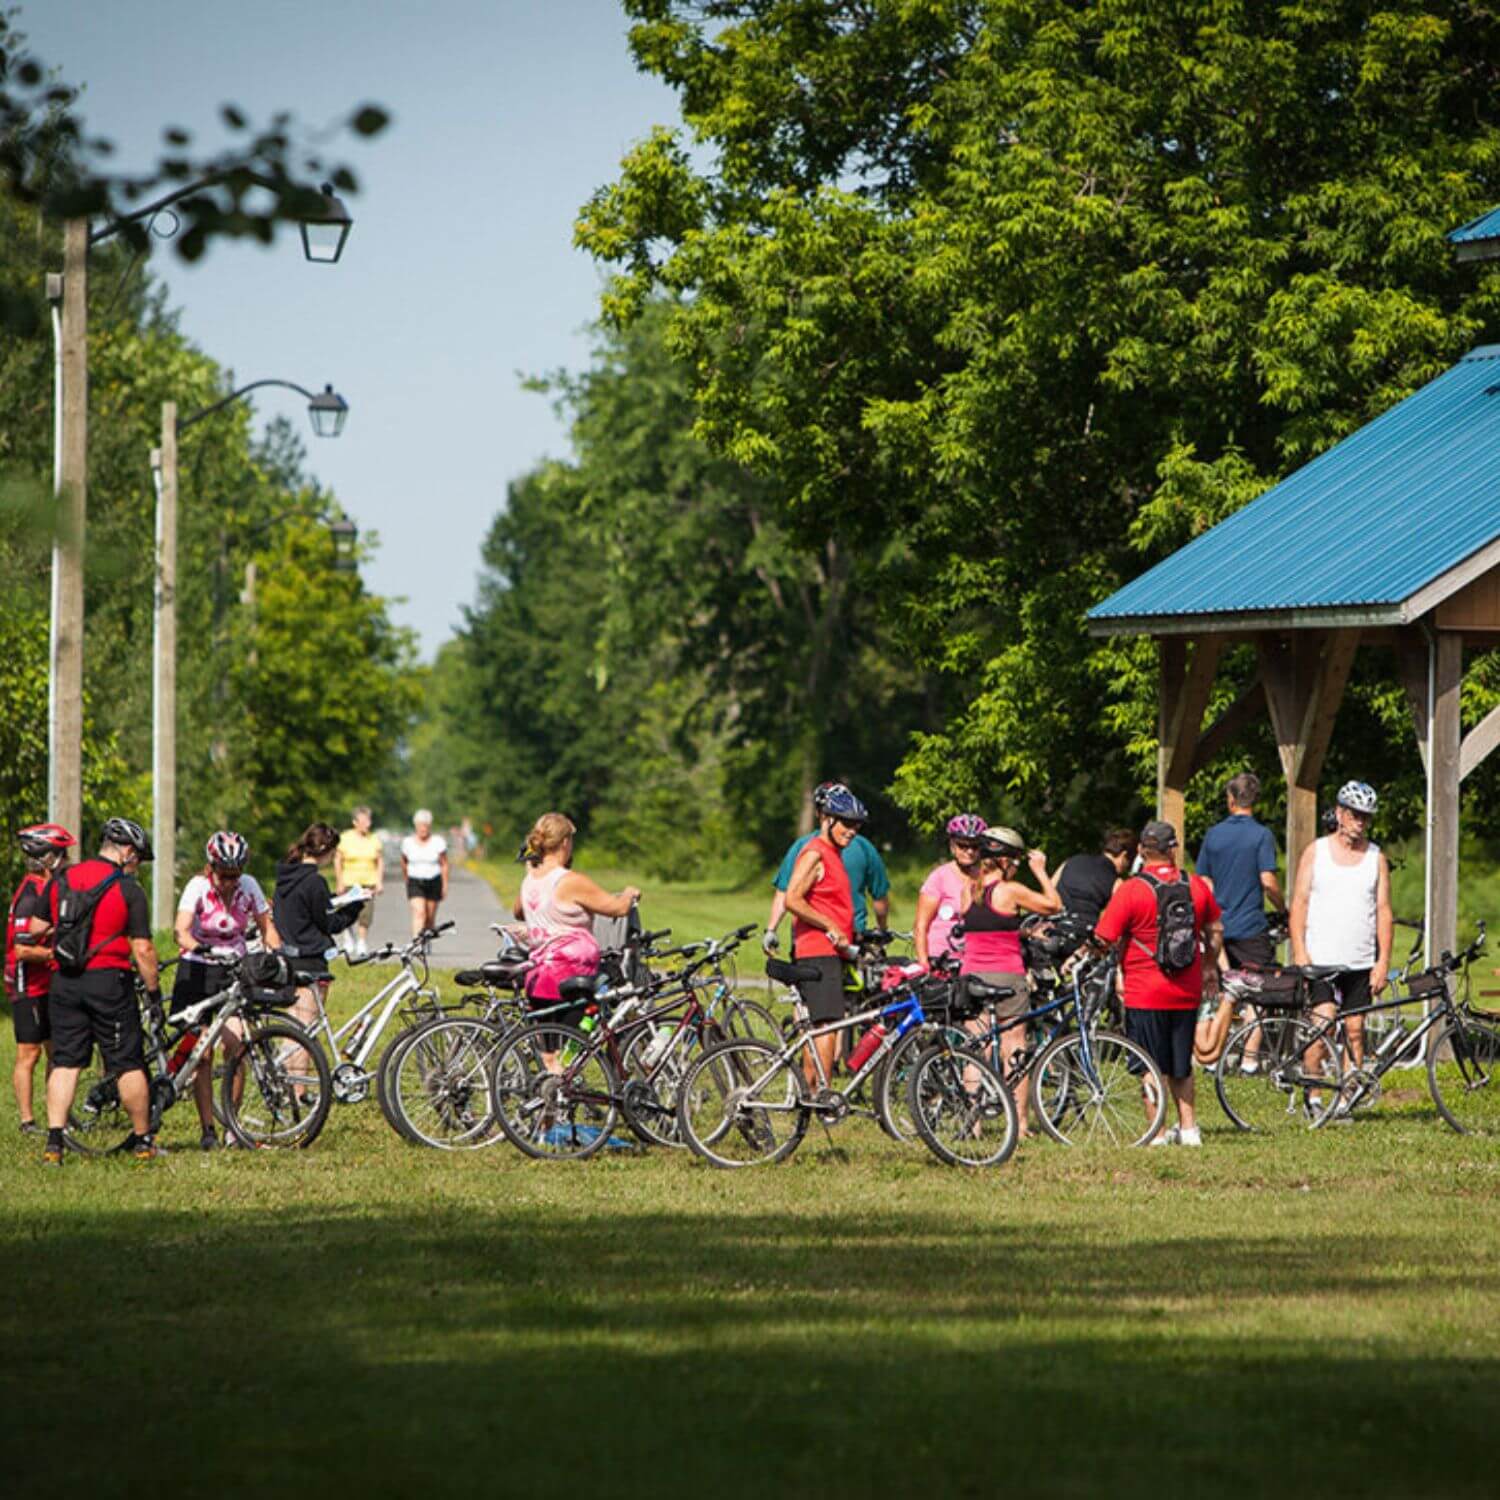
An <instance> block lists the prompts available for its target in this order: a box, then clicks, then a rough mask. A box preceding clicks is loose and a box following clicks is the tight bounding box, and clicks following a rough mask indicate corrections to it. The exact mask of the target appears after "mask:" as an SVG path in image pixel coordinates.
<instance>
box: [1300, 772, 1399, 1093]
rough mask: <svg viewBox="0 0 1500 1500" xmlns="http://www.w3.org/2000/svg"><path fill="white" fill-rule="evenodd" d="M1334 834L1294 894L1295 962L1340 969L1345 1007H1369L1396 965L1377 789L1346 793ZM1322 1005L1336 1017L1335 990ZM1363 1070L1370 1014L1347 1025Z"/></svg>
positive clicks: (1315, 850)
mask: <svg viewBox="0 0 1500 1500" xmlns="http://www.w3.org/2000/svg"><path fill="white" fill-rule="evenodd" d="M1334 813H1335V816H1336V818H1337V819H1338V822H1337V825H1336V827H1335V830H1334V832H1333V833H1330V834H1329V835H1328V836H1327V837H1326V838H1321V839H1318V840H1317V841H1316V842H1315V843H1313V844H1312V845H1310V846H1309V847H1308V848H1307V849H1306V850H1304V851H1303V854H1302V859H1301V861H1300V862H1299V864H1298V866H1297V882H1296V885H1295V887H1294V889H1293V892H1292V921H1291V929H1292V962H1293V963H1296V964H1320V965H1326V964H1336V965H1337V966H1338V968H1339V969H1340V971H1341V972H1340V973H1339V974H1338V975H1337V976H1336V977H1335V979H1334V984H1335V985H1336V986H1337V987H1338V993H1339V997H1340V1001H1341V1003H1342V1006H1343V1008H1344V1009H1346V1010H1347V1009H1350V1008H1351V1007H1354V1006H1360V1005H1368V1004H1369V1003H1370V1001H1371V999H1373V998H1375V997H1378V996H1379V994H1380V992H1381V990H1382V989H1384V988H1385V978H1386V974H1387V972H1388V971H1389V969H1390V966H1391V937H1392V933H1393V931H1394V926H1395V924H1394V922H1393V921H1392V918H1391V872H1390V867H1389V866H1388V865H1387V864H1386V861H1385V855H1383V854H1382V853H1381V852H1380V846H1379V845H1378V844H1372V843H1371V842H1370V825H1371V823H1373V822H1374V821H1375V791H1374V788H1372V787H1370V786H1367V785H1366V784H1365V783H1364V782H1363V781H1349V782H1345V784H1344V785H1343V786H1342V787H1340V788H1339V795H1338V805H1337V807H1336V808H1335V810H1334ZM1327 994H1328V999H1327V1000H1326V1001H1325V1002H1324V1003H1323V1004H1320V1005H1319V1006H1318V1007H1317V1011H1318V1014H1319V1015H1323V1016H1331V1015H1332V1014H1333V1001H1332V992H1331V990H1329V991H1327ZM1345 1031H1346V1032H1347V1034H1348V1037H1349V1051H1350V1054H1351V1055H1352V1060H1353V1062H1354V1065H1355V1066H1356V1067H1357V1066H1359V1065H1360V1064H1361V1063H1362V1062H1363V1061H1364V1056H1365V1040H1364V1031H1365V1022H1364V1017H1363V1016H1350V1017H1348V1019H1347V1021H1346V1022H1345Z"/></svg>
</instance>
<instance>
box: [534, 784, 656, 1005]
mask: <svg viewBox="0 0 1500 1500" xmlns="http://www.w3.org/2000/svg"><path fill="white" fill-rule="evenodd" d="M577 832H578V830H577V829H576V828H575V827H574V826H573V822H572V819H570V818H568V817H566V816H565V815H564V814H562V813H555V812H550V813H543V814H542V816H541V817H539V818H538V819H537V820H536V822H535V823H534V824H533V825H532V829H531V832H530V833H528V834H527V835H526V844H525V847H524V848H523V850H522V851H521V853H522V858H523V859H524V860H525V861H526V863H527V865H528V866H529V867H530V868H529V869H528V870H527V872H526V878H525V879H524V880H523V881H522V882H521V893H520V895H518V896H517V897H516V904H515V908H514V910H515V914H516V916H517V917H518V918H520V920H521V921H522V922H524V923H525V924H526V940H527V942H528V943H529V944H530V945H531V952H532V956H533V957H534V958H535V959H536V960H537V964H536V967H535V968H534V969H533V970H532V972H531V975H530V977H529V979H528V980H527V984H526V993H527V995H528V996H529V997H530V999H531V1002H532V1004H533V1005H536V1006H550V1005H555V1004H556V1003H557V1001H558V999H559V998H560V990H559V986H560V985H561V984H562V982H563V980H565V979H571V978H573V977H574V976H576V975H579V974H593V973H595V972H597V970H598V968H599V944H598V943H597V942H596V941H595V940H594V918H595V917H623V916H627V915H628V914H629V912H630V908H631V907H632V906H634V905H635V903H636V902H637V901H639V900H640V899H641V893H640V890H639V889H638V888H637V887H636V886H633V885H627V886H626V887H625V889H624V890H623V891H621V892H619V894H618V895H611V894H610V893H609V892H608V891H606V890H605V889H604V888H603V887H602V886H600V885H598V884H596V883H595V882H594V881H592V880H590V879H589V877H588V876H587V875H583V874H580V873H579V872H578V871H577V870H575V869H574V868H573V839H574V836H575V834H576V833H577ZM583 1010H584V1007H583V1006H581V1005H580V1006H577V1007H575V1008H574V1009H572V1010H569V1011H563V1012H560V1013H559V1014H558V1016H557V1020H559V1021H560V1022H561V1023H562V1024H563V1025H567V1026H573V1025H576V1024H577V1023H578V1021H579V1020H581V1019H582V1016H583Z"/></svg>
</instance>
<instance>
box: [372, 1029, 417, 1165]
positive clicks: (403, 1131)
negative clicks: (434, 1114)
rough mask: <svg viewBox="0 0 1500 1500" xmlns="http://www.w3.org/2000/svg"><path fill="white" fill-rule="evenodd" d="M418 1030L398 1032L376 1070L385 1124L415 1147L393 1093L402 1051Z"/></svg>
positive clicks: (378, 1101)
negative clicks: (396, 1070) (394, 1100)
mask: <svg viewBox="0 0 1500 1500" xmlns="http://www.w3.org/2000/svg"><path fill="white" fill-rule="evenodd" d="M417 1029H418V1028H417V1027H415V1026H411V1027H407V1028H406V1029H405V1030H403V1031H398V1032H397V1033H396V1035H395V1036H394V1037H392V1038H391V1040H390V1042H389V1043H388V1044H387V1045H386V1049H385V1051H384V1052H382V1053H381V1054H380V1062H379V1064H378V1065H377V1066H376V1069H375V1102H376V1103H377V1104H378V1105H379V1106H380V1113H381V1114H382V1115H383V1116H384V1117H385V1123H386V1124H387V1125H389V1126H390V1127H391V1129H392V1130H394V1131H395V1132H396V1134H397V1135H399V1136H400V1137H401V1139H402V1140H404V1141H410V1142H411V1144H412V1145H414V1146H415V1145H416V1144H417V1142H416V1141H415V1140H414V1139H413V1138H412V1136H411V1135H410V1134H409V1133H408V1131H407V1128H406V1122H405V1120H403V1119H402V1118H401V1116H400V1115H399V1114H398V1113H397V1111H396V1107H395V1104H394V1103H393V1101H392V1098H391V1092H392V1089H393V1087H394V1082H393V1080H394V1078H395V1069H396V1068H398V1067H399V1066H400V1064H401V1052H402V1049H403V1048H404V1047H405V1046H406V1044H407V1043H408V1042H410V1041H411V1039H412V1037H413V1036H414V1035H415V1033H416V1031H417Z"/></svg>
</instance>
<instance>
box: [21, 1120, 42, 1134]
mask: <svg viewBox="0 0 1500 1500" xmlns="http://www.w3.org/2000/svg"><path fill="white" fill-rule="evenodd" d="M46 1133H47V1132H46V1131H45V1130H43V1129H42V1127H41V1126H40V1125H38V1124H37V1122H36V1121H35V1120H22V1121H21V1134H22V1135H46Z"/></svg>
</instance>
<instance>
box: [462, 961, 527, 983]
mask: <svg viewBox="0 0 1500 1500" xmlns="http://www.w3.org/2000/svg"><path fill="white" fill-rule="evenodd" d="M525 972H526V961H525V960H524V959H517V960H514V961H512V962H510V963H504V962H502V961H500V960H498V959H490V960H489V962H488V963H484V964H481V965H480V966H479V967H478V968H477V969H460V970H459V971H458V973H457V974H455V975H454V976H453V977H454V979H456V980H457V981H458V983H459V985H460V986H462V987H463V988H464V989H477V988H479V987H480V986H481V985H503V986H507V987H508V986H511V985H517V984H519V983H520V982H521V979H522V977H523V976H524V974H525Z"/></svg>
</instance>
